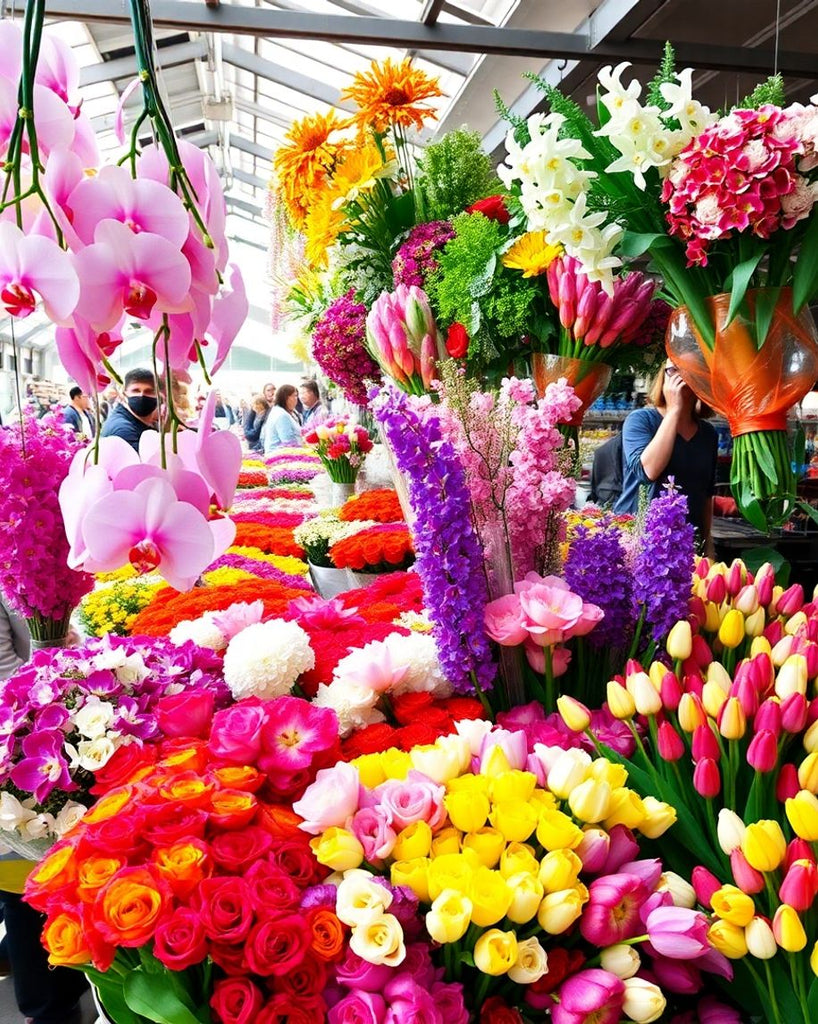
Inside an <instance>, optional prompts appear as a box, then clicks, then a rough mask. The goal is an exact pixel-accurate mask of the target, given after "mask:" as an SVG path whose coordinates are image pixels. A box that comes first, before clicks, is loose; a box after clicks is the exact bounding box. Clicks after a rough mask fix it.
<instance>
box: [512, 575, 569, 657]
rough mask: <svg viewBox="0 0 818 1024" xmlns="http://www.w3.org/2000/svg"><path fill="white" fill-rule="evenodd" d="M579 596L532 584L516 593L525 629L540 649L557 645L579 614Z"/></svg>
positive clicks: (556, 588) (566, 591)
mask: <svg viewBox="0 0 818 1024" xmlns="http://www.w3.org/2000/svg"><path fill="white" fill-rule="evenodd" d="M583 603H584V602H583V600H582V598H581V597H580V596H579V594H575V593H573V591H571V590H566V589H563V588H562V587H555V586H550V585H549V584H547V583H534V584H532V585H531V586H530V587H527V588H526V589H525V590H523V591H522V592H521V593H520V606H521V608H522V612H523V616H524V623H525V627H526V629H527V630H528V634H529V636H530V637H531V639H532V640H533V641H534V642H535V643H537V644H539V645H540V646H541V647H550V646H552V645H553V644H558V643H561V642H562V641H563V640H564V639H565V638H566V637H567V636H570V635H571V634H570V630H571V628H572V627H573V626H575V625H576V623H577V622H578V621H579V619H580V617H581V615H582V606H583Z"/></svg>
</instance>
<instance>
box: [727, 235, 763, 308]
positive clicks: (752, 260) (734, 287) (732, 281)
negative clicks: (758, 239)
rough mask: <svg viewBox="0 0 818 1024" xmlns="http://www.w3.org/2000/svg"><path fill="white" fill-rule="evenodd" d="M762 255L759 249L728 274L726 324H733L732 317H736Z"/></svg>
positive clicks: (761, 250)
mask: <svg viewBox="0 0 818 1024" xmlns="http://www.w3.org/2000/svg"><path fill="white" fill-rule="evenodd" d="M763 255H764V249H759V251H758V252H757V253H755V255H753V256H750V257H749V258H748V259H746V260H744V262H743V263H739V264H738V266H735V267H733V272H732V274H730V277H729V279H728V281H729V284H728V287H729V289H730V306H729V308H728V310H727V324H730V323H732V322H733V317H734V316H735V315H736V313H737V312H738V308H739V306H740V305H741V303H742V302H743V301H744V296H745V295H746V294H747V288H748V287H749V285H750V281H751V280H752V277H753V274H754V273H755V270H756V267H757V266H758V265H759V263H760V262H761V258H762V256H763ZM725 326H726V325H725Z"/></svg>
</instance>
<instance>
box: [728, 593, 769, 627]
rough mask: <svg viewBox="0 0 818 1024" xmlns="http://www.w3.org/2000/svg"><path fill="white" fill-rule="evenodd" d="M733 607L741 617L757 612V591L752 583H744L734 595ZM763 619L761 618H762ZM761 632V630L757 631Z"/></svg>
mask: <svg viewBox="0 0 818 1024" xmlns="http://www.w3.org/2000/svg"><path fill="white" fill-rule="evenodd" d="M733 607H734V608H737V609H738V610H739V611H740V612H741V614H742V615H745V616H746V615H752V614H753V613H754V612H756V611H758V608H759V603H758V590H757V589H756V587H755V585H754V584H752V583H746V584H745V585H744V586H743V587H742V588H741V590H740V591H739V592H738V593H737V594H736V598H735V600H734V601H733ZM762 618H763V616H762ZM759 632H761V630H759Z"/></svg>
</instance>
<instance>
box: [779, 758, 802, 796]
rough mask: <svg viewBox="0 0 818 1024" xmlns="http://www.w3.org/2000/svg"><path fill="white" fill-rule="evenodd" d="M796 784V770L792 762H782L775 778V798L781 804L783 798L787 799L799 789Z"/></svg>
mask: <svg viewBox="0 0 818 1024" xmlns="http://www.w3.org/2000/svg"><path fill="white" fill-rule="evenodd" d="M800 788H801V787H800V786H799V785H798V772H797V770H796V768H795V765H794V764H782V765H781V769H780V771H779V773H778V778H777V779H776V780H775V798H776V800H777V801H778V802H779V803H780V804H783V803H784V801H785V800H789V799H790V797H793V796H795V794H796V793H797V792H798V791H799V790H800Z"/></svg>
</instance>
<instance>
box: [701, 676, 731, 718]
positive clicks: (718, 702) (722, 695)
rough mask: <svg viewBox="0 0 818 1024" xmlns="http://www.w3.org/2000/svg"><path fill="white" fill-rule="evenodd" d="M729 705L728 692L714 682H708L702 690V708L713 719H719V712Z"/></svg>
mask: <svg viewBox="0 0 818 1024" xmlns="http://www.w3.org/2000/svg"><path fill="white" fill-rule="evenodd" d="M726 703H727V691H726V690H723V689H722V688H721V686H720V685H719V684H718V683H717V682H715V681H713V680H708V681H707V682H706V683H705V684H704V689H703V690H702V706H703V707H704V710H705V711H706V712H707V714H708V715H709V716H710V717H711V718H715V719H718V717H719V712H720V711H721V709H722V708H723V707H724V705H725V704H726Z"/></svg>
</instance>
